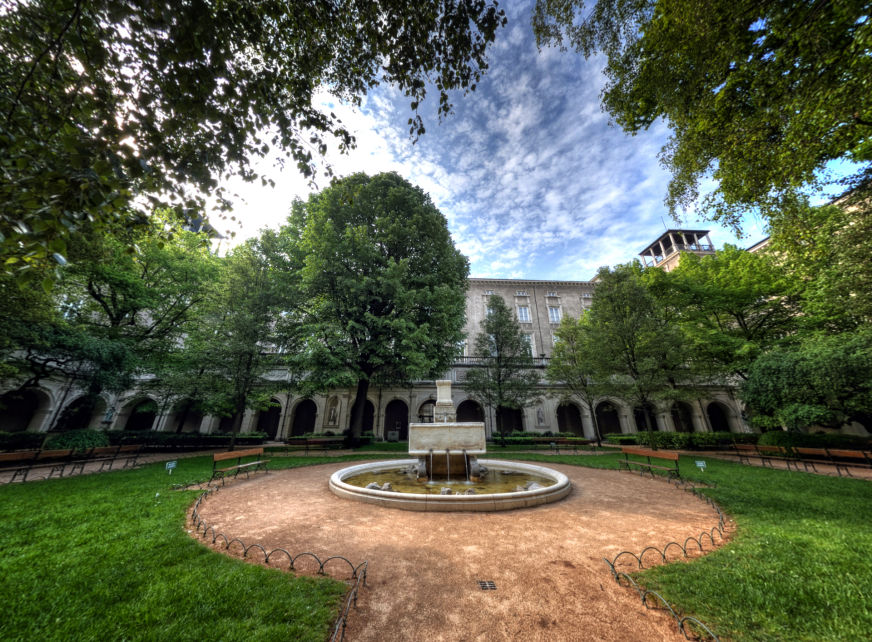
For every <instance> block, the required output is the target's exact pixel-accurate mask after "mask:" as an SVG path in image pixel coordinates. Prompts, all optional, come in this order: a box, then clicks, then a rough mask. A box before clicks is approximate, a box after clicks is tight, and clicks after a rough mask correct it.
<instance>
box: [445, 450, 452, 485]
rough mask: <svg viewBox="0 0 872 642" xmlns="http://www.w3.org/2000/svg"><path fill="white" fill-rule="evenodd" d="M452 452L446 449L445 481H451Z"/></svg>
mask: <svg viewBox="0 0 872 642" xmlns="http://www.w3.org/2000/svg"><path fill="white" fill-rule="evenodd" d="M450 453H451V451H450V450H448V448H446V449H445V481H451V455H450Z"/></svg>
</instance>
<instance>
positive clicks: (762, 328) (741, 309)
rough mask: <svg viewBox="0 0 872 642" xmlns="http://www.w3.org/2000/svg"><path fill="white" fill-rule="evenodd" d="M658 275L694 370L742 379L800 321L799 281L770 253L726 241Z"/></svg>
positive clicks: (690, 255) (692, 255) (691, 255)
mask: <svg viewBox="0 0 872 642" xmlns="http://www.w3.org/2000/svg"><path fill="white" fill-rule="evenodd" d="M656 274H657V275H659V276H661V277H662V280H663V281H664V282H665V283H664V285H665V288H666V291H665V296H667V297H669V298H670V299H671V300H672V301H673V303H674V304H675V305H676V306H677V307H678V316H677V322H678V324H679V326H680V328H681V330H682V332H683V334H684V336H685V337H686V339H687V347H686V355H687V358H688V363H689V364H693V365H694V366H695V370H696V371H697V372H700V373H706V372H708V373H711V374H715V375H721V376H727V377H729V376H738V377H739V378H741V379H745V378H747V376H748V369H749V368H750V367H751V364H752V363H754V360H755V359H757V357H759V356H760V355H761V354H763V353H764V352H765V351H766V350H768V349H770V348H772V347H774V346H775V345H776V344H777V342H778V341H779V340H780V339H781V338H783V337H784V336H786V335H788V334H790V333H792V332H794V331H795V330H796V327H797V324H798V323H799V320H798V318H797V315H798V313H799V307H798V305H797V303H796V299H797V289H798V288H799V287H800V284H799V283H798V281H797V279H796V278H795V277H791V276H789V275H787V274H786V273H785V271H784V269H783V268H782V267H781V265H780V264H779V263H778V261H777V260H776V259H775V258H774V257H773V256H771V255H769V254H763V253H751V252H746V251H745V250H741V249H739V248H737V247H735V246H732V245H727V246H725V247H724V249H723V250H719V251H718V252H716V253H715V254H713V255H709V256H702V257H701V256H697V255H695V254H691V253H686V254H683V255H682V257H681V262H680V263H679V265H678V267H677V268H675V269H674V270H673V271H672V272H669V273H659V272H658V273H656Z"/></svg>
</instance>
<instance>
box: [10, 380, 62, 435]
mask: <svg viewBox="0 0 872 642" xmlns="http://www.w3.org/2000/svg"><path fill="white" fill-rule="evenodd" d="M50 406H51V397H50V396H49V394H48V393H47V392H46V391H45V390H42V389H40V388H24V389H22V390H13V391H11V392H7V393H6V394H4V395H0V431H4V432H25V431H30V432H37V431H38V430H39V429H40V428H41V427H42V424H43V422H44V421H45V418H46V415H48V410H49V407H50Z"/></svg>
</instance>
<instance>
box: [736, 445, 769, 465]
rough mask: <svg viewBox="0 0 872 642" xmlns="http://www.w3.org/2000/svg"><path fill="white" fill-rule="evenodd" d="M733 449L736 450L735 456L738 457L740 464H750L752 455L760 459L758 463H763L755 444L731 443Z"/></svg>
mask: <svg viewBox="0 0 872 642" xmlns="http://www.w3.org/2000/svg"><path fill="white" fill-rule="evenodd" d="M733 449H735V451H736V457H738V458H739V463H740V464H748V465H749V466H750V465H751V458H752V457H755V458H757V459H760V463H761V464H762V463H763V458H762V457H760V453H759V452H757V446H755V445H753V444H733Z"/></svg>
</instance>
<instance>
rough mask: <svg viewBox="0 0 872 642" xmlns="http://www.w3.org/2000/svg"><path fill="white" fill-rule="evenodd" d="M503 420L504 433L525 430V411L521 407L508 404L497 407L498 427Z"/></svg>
mask: <svg viewBox="0 0 872 642" xmlns="http://www.w3.org/2000/svg"><path fill="white" fill-rule="evenodd" d="M500 420H502V426H503V434H509V433H511V432H514V431H518V432H524V413H523V412H521V409H520V408H508V407H506V406H498V407H497V423H496V425H497V427H499V425H500Z"/></svg>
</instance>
